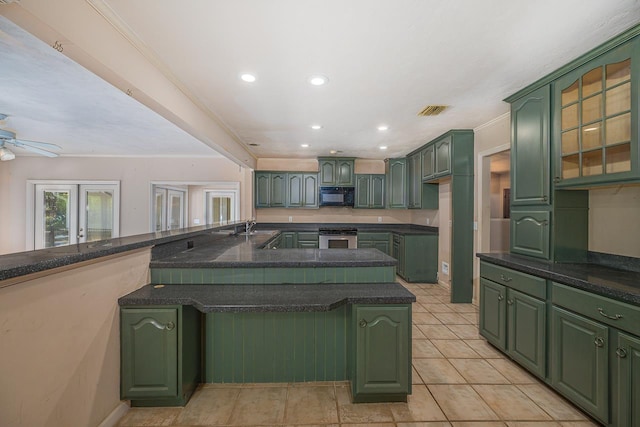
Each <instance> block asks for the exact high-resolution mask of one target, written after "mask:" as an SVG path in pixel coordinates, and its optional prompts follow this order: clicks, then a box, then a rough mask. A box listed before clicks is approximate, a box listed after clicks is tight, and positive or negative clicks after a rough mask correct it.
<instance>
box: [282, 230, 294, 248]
mask: <svg viewBox="0 0 640 427" xmlns="http://www.w3.org/2000/svg"><path fill="white" fill-rule="evenodd" d="M281 236H282V238H281V241H280V247H281V248H282V249H295V248H297V247H298V233H296V232H295V231H285V232H283V233H282V235H281Z"/></svg>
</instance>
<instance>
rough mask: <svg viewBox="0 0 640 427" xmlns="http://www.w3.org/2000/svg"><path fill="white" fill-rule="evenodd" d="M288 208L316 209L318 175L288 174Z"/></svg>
mask: <svg viewBox="0 0 640 427" xmlns="http://www.w3.org/2000/svg"><path fill="white" fill-rule="evenodd" d="M287 189H288V193H287V194H288V200H287V206H288V207H296V208H298V207H304V208H317V207H318V174H316V173H291V172H290V173H289V174H288V178H287Z"/></svg>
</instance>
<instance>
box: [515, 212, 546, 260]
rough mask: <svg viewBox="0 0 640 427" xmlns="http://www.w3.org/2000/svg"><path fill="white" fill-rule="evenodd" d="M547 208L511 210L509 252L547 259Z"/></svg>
mask: <svg viewBox="0 0 640 427" xmlns="http://www.w3.org/2000/svg"><path fill="white" fill-rule="evenodd" d="M550 222H551V213H550V212H549V210H542V209H540V210H533V209H527V210H519V209H518V210H512V211H511V220H510V223H511V224H510V225H511V233H510V234H511V252H512V253H517V254H521V255H528V256H531V257H536V258H543V259H549V251H550V240H549V239H550V236H551V224H550Z"/></svg>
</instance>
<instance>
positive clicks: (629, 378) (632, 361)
mask: <svg viewBox="0 0 640 427" xmlns="http://www.w3.org/2000/svg"><path fill="white" fill-rule="evenodd" d="M615 354H616V369H615V372H616V373H617V375H616V383H617V396H618V398H617V401H618V405H617V407H616V408H615V409H616V414H617V420H614V421H615V425H616V426H619V427H638V426H640V338H638V337H634V336H632V335H628V334H625V333H622V332H621V333H620V334H619V335H618V345H617V346H616V351H615Z"/></svg>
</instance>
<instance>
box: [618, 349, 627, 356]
mask: <svg viewBox="0 0 640 427" xmlns="http://www.w3.org/2000/svg"><path fill="white" fill-rule="evenodd" d="M616 355H617V356H618V357H619V358H620V359H624V358H625V357H627V350H625V349H624V348H618V349H616Z"/></svg>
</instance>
